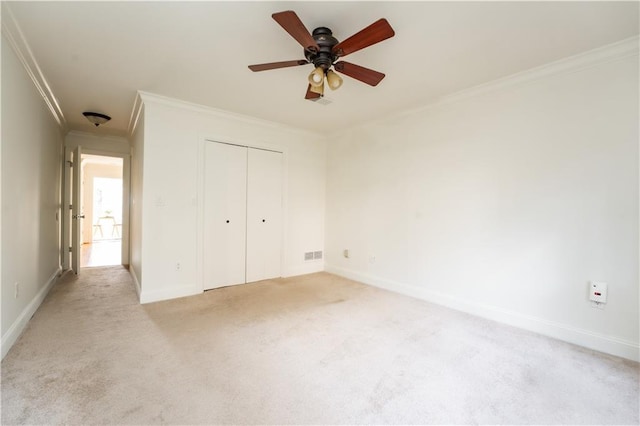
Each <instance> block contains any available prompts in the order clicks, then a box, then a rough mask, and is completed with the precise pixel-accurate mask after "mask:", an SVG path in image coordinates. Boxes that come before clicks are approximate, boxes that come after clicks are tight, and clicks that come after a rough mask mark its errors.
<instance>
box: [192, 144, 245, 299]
mask: <svg viewBox="0 0 640 426" xmlns="http://www.w3.org/2000/svg"><path fill="white" fill-rule="evenodd" d="M204 175H205V181H204V191H205V197H204V198H205V199H204V236H203V237H204V253H203V254H204V259H203V263H204V264H203V267H204V289H205V290H208V289H212V288H217V287H223V286H227V285H234V284H243V283H245V282H246V275H245V274H246V269H245V245H246V235H247V234H246V231H247V213H246V212H247V209H246V203H247V148H246V147H241V146H235V145H227V144H223V143H216V142H206V143H205V170H204Z"/></svg>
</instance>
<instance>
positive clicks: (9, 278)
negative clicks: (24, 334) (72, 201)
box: [2, 34, 63, 357]
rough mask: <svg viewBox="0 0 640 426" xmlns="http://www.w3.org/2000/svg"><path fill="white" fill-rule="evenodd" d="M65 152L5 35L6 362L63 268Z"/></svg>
mask: <svg viewBox="0 0 640 426" xmlns="http://www.w3.org/2000/svg"><path fill="white" fill-rule="evenodd" d="M62 155H63V151H62V136H61V134H60V129H59V127H58V124H57V122H56V121H55V119H54V118H53V115H52V114H51V112H50V111H49V109H48V108H47V106H46V105H45V103H44V101H43V99H42V97H41V96H40V94H39V93H38V91H37V90H36V87H35V86H34V84H33V82H32V81H31V80H30V78H29V77H28V76H27V73H26V72H25V69H24V68H23V66H22V64H21V63H20V61H19V60H18V58H17V56H16V55H15V53H14V51H13V50H12V48H11V46H10V45H9V43H8V42H7V41H6V39H5V36H4V34H3V36H2V356H3V357H4V355H5V354H6V352H7V351H8V350H9V348H10V347H11V345H12V344H13V343H14V342H15V340H16V339H17V338H18V337H19V335H20V332H21V331H22V329H23V327H24V326H25V325H26V323H27V321H28V320H29V318H30V317H31V315H32V314H33V313H34V312H35V310H36V309H37V307H38V306H39V305H40V303H41V301H42V300H43V299H44V296H46V294H47V292H48V290H49V288H51V285H53V283H54V282H55V279H56V276H57V274H58V273H59V271H60V251H59V238H60V223H59V221H58V220H57V218H58V217H59V214H60V206H61V202H60V196H61V186H60V185H61V164H62ZM15 283H19V293H18V297H17V298H16V297H15V294H14V289H15V287H14V284H15Z"/></svg>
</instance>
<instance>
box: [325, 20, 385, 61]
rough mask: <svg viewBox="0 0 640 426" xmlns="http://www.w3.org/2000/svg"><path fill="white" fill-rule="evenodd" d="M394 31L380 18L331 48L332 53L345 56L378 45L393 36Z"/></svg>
mask: <svg viewBox="0 0 640 426" xmlns="http://www.w3.org/2000/svg"><path fill="white" fill-rule="evenodd" d="M395 34H396V33H395V31H393V28H391V25H389V22H388V21H387V20H386V19H384V18H382V19H379V20H377V21H376V22H374V23H373V24H371V25H369V26H368V27H367V28H365V29H363V30H362V31H360V32H357V33H356V34H354V35H352V36H351V37H349V38H348V39H346V40H343V41H341V42H340V43H338V44H336V45H335V46H334V47H333V53H334V54H335V55H337V56H347V55H348V54H350V53H353V52H357V51H358V50H360V49H364V48H365V47H369V46H371V45H372V44H376V43H380V42H381V41H382V40H386V39H388V38H391V37H393V36H394V35H395Z"/></svg>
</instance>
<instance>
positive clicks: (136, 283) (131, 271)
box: [129, 265, 141, 300]
mask: <svg viewBox="0 0 640 426" xmlns="http://www.w3.org/2000/svg"><path fill="white" fill-rule="evenodd" d="M129 275H131V278H133V285H134V286H135V287H136V293H137V294H138V300H140V293H141V290H140V281H138V274H137V273H136V270H135V268H134V267H133V265H129Z"/></svg>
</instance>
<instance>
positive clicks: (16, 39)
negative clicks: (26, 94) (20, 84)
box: [2, 2, 67, 134]
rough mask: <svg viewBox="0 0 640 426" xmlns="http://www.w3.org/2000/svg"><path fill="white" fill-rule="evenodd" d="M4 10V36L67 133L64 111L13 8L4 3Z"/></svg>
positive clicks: (54, 116) (62, 130)
mask: <svg viewBox="0 0 640 426" xmlns="http://www.w3.org/2000/svg"><path fill="white" fill-rule="evenodd" d="M2 9H3V10H2V34H3V35H4V36H5V37H6V38H7V41H8V42H9V44H10V45H11V48H12V49H13V51H14V52H15V54H16V55H17V56H18V59H19V60H20V62H21V63H22V65H23V66H24V69H25V70H26V71H27V74H28V75H29V77H30V78H31V81H32V82H33V84H34V86H35V87H36V89H37V90H38V93H40V96H41V97H42V99H43V100H44V102H45V104H46V105H47V107H48V108H49V111H50V112H51V115H53V118H54V119H55V120H56V122H57V123H58V126H59V127H60V131H61V132H62V133H63V134H64V133H66V131H67V121H66V120H65V118H64V114H62V109H61V108H60V105H59V104H58V100H57V99H56V97H55V95H54V94H53V91H52V90H51V87H50V86H49V83H47V79H46V78H45V77H44V74H43V73H42V70H41V69H40V66H39V65H38V62H37V61H36V58H35V57H34V56H33V52H32V51H31V48H30V47H29V44H28V43H27V40H26V39H25V37H24V34H23V33H22V30H21V29H20V25H18V22H17V21H16V19H15V17H14V16H13V12H11V8H10V7H9V5H8V4H7V3H6V2H2Z"/></svg>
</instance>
